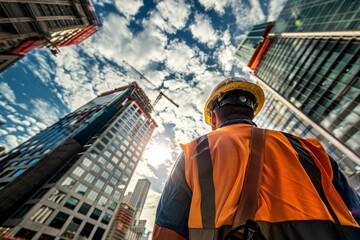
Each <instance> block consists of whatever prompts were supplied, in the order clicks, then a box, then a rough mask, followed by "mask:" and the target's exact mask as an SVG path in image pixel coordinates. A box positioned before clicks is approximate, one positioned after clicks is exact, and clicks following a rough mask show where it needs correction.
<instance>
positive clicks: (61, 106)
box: [0, 0, 286, 228]
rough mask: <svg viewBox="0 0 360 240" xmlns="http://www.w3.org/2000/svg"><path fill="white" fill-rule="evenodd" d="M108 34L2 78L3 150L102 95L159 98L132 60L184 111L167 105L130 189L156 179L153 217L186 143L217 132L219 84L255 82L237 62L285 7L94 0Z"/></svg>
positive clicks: (249, 0) (38, 57)
mask: <svg viewBox="0 0 360 240" xmlns="http://www.w3.org/2000/svg"><path fill="white" fill-rule="evenodd" d="M93 1H94V4H95V8H96V11H97V13H98V15H99V16H100V18H101V21H102V23H103V27H102V28H101V30H100V31H99V32H97V33H96V34H95V35H94V36H92V37H91V38H90V39H87V40H86V41H84V42H82V43H81V44H79V45H77V46H71V47H66V48H62V49H61V52H60V54H59V55H57V56H56V57H55V56H53V55H51V53H50V51H49V50H47V49H37V50H34V51H32V52H31V53H29V54H28V55H26V56H25V57H24V58H23V59H21V60H20V61H19V62H17V63H16V64H15V65H13V66H12V67H10V68H9V69H8V70H6V71H5V72H4V73H2V74H1V75H0V121H2V122H5V124H4V125H3V126H2V127H0V145H5V146H6V147H7V149H8V150H10V149H12V148H14V147H16V146H17V145H18V144H21V143H22V142H24V141H25V140H27V139H28V138H30V137H31V136H34V135H35V134H37V133H38V132H40V131H41V130H42V129H44V128H46V126H49V125H51V124H52V123H54V122H56V121H57V120H58V119H59V118H60V117H62V116H63V115H65V114H68V113H70V112H71V111H74V110H75V109H77V108H78V107H80V106H81V105H83V104H85V103H86V102H87V101H89V100H91V99H93V98H94V97H96V95H97V94H99V93H101V92H104V91H107V90H110V89H113V88H116V87H119V86H122V85H125V84H127V83H130V82H132V81H134V80H137V81H138V82H139V84H140V85H141V87H143V89H144V90H145V91H146V93H147V94H148V95H149V97H150V99H151V100H155V98H156V96H157V92H156V91H154V90H153V89H152V87H151V86H150V85H148V84H147V83H146V82H144V81H143V80H139V78H138V77H137V75H136V74H134V73H133V72H131V71H130V70H128V69H127V68H126V66H124V65H123V63H122V61H123V60H126V61H128V62H129V63H130V64H132V65H133V66H134V67H135V68H137V69H138V70H139V71H141V72H142V73H144V74H145V75H146V76H147V77H148V78H149V79H151V80H152V81H153V83H154V84H155V85H156V86H159V87H160V86H162V85H164V86H165V87H167V88H168V90H167V92H166V94H167V95H168V96H170V97H171V98H172V99H173V100H174V101H175V102H176V103H178V104H179V105H180V108H175V107H174V106H173V105H171V104H170V103H169V102H167V100H165V99H162V100H160V102H159V103H158V104H157V105H156V107H155V112H154V113H153V116H154V118H155V120H156V121H157V123H158V124H159V127H158V128H157V129H156V131H155V132H154V135H153V138H152V140H151V141H150V143H149V145H148V148H147V151H146V152H145V153H144V156H143V159H142V160H141V162H140V163H139V165H138V167H137V171H136V173H135V174H134V177H133V180H132V182H131V184H130V186H129V188H128V191H131V190H132V189H133V187H134V186H135V181H136V179H138V178H142V177H147V178H149V179H150V180H151V182H152V188H151V191H150V192H149V197H148V201H147V202H146V206H145V209H144V211H143V218H145V219H148V224H147V226H148V227H149V228H151V225H152V224H153V221H154V220H153V218H154V216H153V215H154V211H155V208H156V204H157V201H158V198H159V196H160V193H161V190H162V187H163V185H164V183H165V180H166V178H167V176H168V174H169V172H170V171H171V168H172V166H173V163H174V161H175V158H176V155H177V154H178V153H179V151H180V148H179V143H184V142H188V141H190V140H191V139H193V138H195V137H198V136H199V135H201V134H204V133H206V132H208V131H210V129H209V127H208V126H206V125H205V123H204V120H203V117H202V109H203V105H204V103H205V101H206V98H207V97H208V94H209V92H210V91H211V89H212V87H213V86H214V85H215V84H216V82H218V81H220V80H222V79H223V78H225V77H228V76H231V75H248V70H247V68H246V67H245V66H243V65H242V64H241V63H240V62H238V61H237V60H236V59H235V57H234V55H233V54H234V52H235V50H236V47H237V46H238V45H239V44H240V43H241V40H242V39H243V37H244V36H246V33H247V32H248V31H249V30H251V28H252V26H253V25H255V24H258V23H263V22H266V21H269V20H274V19H276V17H277V15H278V14H279V13H280V11H281V9H282V7H283V5H284V3H285V1H286V0H275V1H266V0H260V1H259V0H246V1H239V0H221V1H216V0H199V1H195V0H164V1H161V0H144V1H143V0H93Z"/></svg>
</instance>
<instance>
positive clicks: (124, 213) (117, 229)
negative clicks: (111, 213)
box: [107, 179, 151, 240]
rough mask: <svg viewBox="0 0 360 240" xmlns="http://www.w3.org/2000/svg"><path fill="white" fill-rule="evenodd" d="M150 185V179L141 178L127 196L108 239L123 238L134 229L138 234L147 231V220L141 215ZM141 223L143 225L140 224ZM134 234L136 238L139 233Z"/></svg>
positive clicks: (116, 239) (118, 239)
mask: <svg viewBox="0 0 360 240" xmlns="http://www.w3.org/2000/svg"><path fill="white" fill-rule="evenodd" d="M150 185H151V183H150V181H149V180H148V179H139V180H138V181H137V183H136V186H135V189H134V192H132V193H129V194H128V195H126V196H125V198H124V199H123V202H122V204H121V207H120V208H119V210H118V213H117V214H116V218H115V221H114V222H113V223H112V227H111V230H110V232H109V234H108V236H107V239H111V240H122V239H125V237H126V236H127V235H129V234H130V233H131V231H134V230H135V231H137V235H142V234H143V233H144V232H145V223H146V220H140V216H141V212H142V210H143V208H144V204H145V201H146V197H147V194H148V192H149V189H150ZM130 213H131V214H130ZM139 223H140V224H142V225H139ZM133 235H134V236H133V238H135V239H136V236H137V235H136V234H135V233H134V234H133Z"/></svg>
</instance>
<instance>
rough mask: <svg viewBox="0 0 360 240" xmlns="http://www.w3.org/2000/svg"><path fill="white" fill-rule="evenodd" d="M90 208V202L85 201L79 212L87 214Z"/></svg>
mask: <svg viewBox="0 0 360 240" xmlns="http://www.w3.org/2000/svg"><path fill="white" fill-rule="evenodd" d="M90 208H91V206H90V205H89V204H87V203H83V204H82V205H81V207H80V208H79V210H78V213H81V214H84V215H86V214H87V213H88V212H89V210H90Z"/></svg>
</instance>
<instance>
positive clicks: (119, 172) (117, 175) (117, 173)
mask: <svg viewBox="0 0 360 240" xmlns="http://www.w3.org/2000/svg"><path fill="white" fill-rule="evenodd" d="M120 176H121V171H120V170H118V169H116V170H115V177H120Z"/></svg>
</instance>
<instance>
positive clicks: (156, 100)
mask: <svg viewBox="0 0 360 240" xmlns="http://www.w3.org/2000/svg"><path fill="white" fill-rule="evenodd" d="M123 63H124V64H126V65H127V66H128V67H129V68H130V69H131V70H133V71H134V72H135V73H136V74H137V75H138V76H139V77H140V79H144V80H146V81H147V82H148V83H149V84H150V85H151V86H153V87H154V88H155V89H156V88H157V86H156V85H155V84H153V83H152V82H151V81H150V80H149V79H148V78H147V77H145V75H144V74H142V73H141V72H139V71H138V70H137V69H136V68H134V67H133V66H131V65H130V63H128V62H127V61H125V60H123ZM158 91H159V95H158V96H157V97H156V99H155V101H154V103H153V106H154V107H155V105H156V104H157V103H158V102H159V101H160V99H161V98H162V97H165V98H166V99H167V100H169V101H170V102H171V103H172V104H174V105H175V106H176V107H179V105H178V104H176V103H175V102H174V101H173V100H172V99H171V98H169V97H168V96H166V95H165V93H164V92H165V91H166V90H165V91H164V92H162V91H161V90H158Z"/></svg>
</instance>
